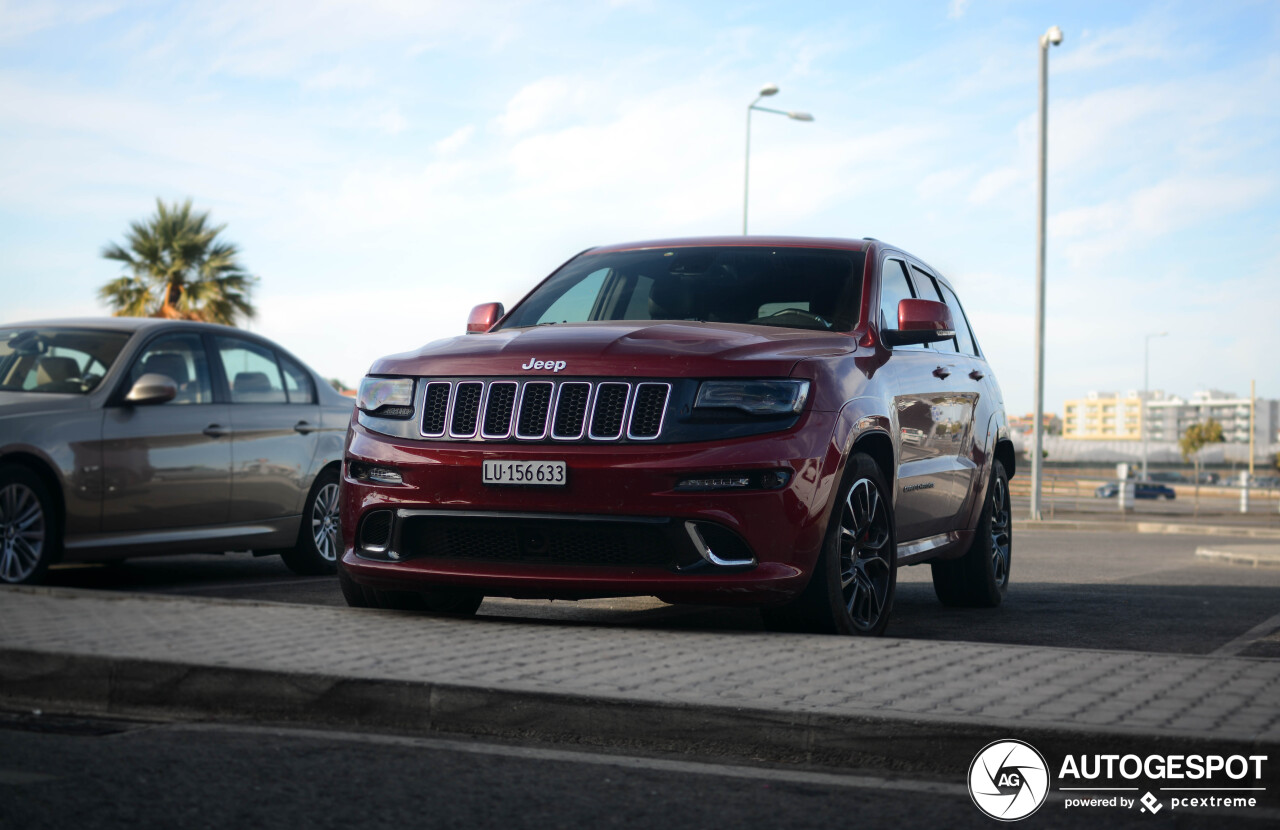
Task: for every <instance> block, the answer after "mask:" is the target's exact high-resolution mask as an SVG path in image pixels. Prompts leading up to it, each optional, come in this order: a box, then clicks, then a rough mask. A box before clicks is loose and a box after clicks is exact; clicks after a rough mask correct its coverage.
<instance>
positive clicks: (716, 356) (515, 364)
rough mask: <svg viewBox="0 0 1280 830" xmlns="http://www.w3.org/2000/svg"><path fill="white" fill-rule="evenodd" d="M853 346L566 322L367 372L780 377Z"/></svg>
mask: <svg viewBox="0 0 1280 830" xmlns="http://www.w3.org/2000/svg"><path fill="white" fill-rule="evenodd" d="M856 348H857V341H856V340H855V339H854V338H853V337H850V336H848V335H845V334H837V333H828V332H814V331H802V330H798V329H783V328H769V327H766V326H748V325H733V324H716V323H686V322H661V323H648V322H645V323H636V322H618V323H572V324H562V325H557V326H539V327H537V328H526V329H507V330H503V331H497V332H492V333H488V334H472V335H462V336H459V337H453V338H450V339H447V340H437V341H435V342H434V343H428V344H427V345H425V346H423V347H422V348H421V349H418V350H416V351H413V352H406V353H404V354H399V355H392V356H390V357H385V358H382V359H381V360H378V361H377V362H375V363H374V364H373V368H372V369H371V370H370V372H371V373H373V374H379V375H382V374H386V375H417V376H436V377H449V376H468V375H525V374H529V375H551V374H558V375H561V376H564V375H579V376H582V375H595V376H637V377H686V376H708V375H711V376H729V377H734V376H753V375H754V376H760V377H763V376H772V377H786V376H787V375H789V374H790V373H791V370H792V368H793V367H794V366H795V364H796V363H797V362H798V361H800V360H803V359H804V358H809V357H822V356H829V355H843V354H849V353H851V352H853V351H855V350H856ZM535 361H542V362H543V363H548V364H549V365H546V366H539V365H537V364H536V363H535ZM526 366H527V367H529V368H525V367H526Z"/></svg>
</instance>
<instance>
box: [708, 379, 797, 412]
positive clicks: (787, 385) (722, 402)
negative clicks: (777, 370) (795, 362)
mask: <svg viewBox="0 0 1280 830" xmlns="http://www.w3.org/2000/svg"><path fill="white" fill-rule="evenodd" d="M808 397H809V381H807V380H708V381H706V382H704V383H703V384H702V386H701V387H699V389H698V397H697V400H695V401H694V404H693V406H694V408H695V409H740V410H742V411H743V412H745V413H747V414H748V415H793V414H795V413H797V412H799V411H800V410H802V409H804V402H805V400H806V399H807V398H808Z"/></svg>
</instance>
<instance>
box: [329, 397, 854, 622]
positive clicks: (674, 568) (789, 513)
mask: <svg viewBox="0 0 1280 830" xmlns="http://www.w3.org/2000/svg"><path fill="white" fill-rule="evenodd" d="M834 420H835V417H834V415H833V414H830V413H822V412H811V413H809V414H808V416H806V417H805V418H803V419H802V422H801V423H799V424H797V425H796V426H795V427H794V428H792V429H790V430H786V431H784V432H779V433H776V434H770V435H764V436H753V437H751V438H743V439H736V440H731V441H724V442H716V443H714V444H712V443H687V444H666V445H635V444H632V445H614V446H600V445H590V444H557V445H547V444H515V443H505V444H495V443H479V442H426V441H409V440H404V439H400V438H392V437H389V436H385V435H381V434H378V433H374V432H370V431H369V430H367V429H365V428H364V427H362V426H361V425H359V424H358V423H353V424H352V427H351V431H350V432H349V433H348V445H347V453H346V463H345V464H344V467H343V485H342V491H343V498H342V526H343V536H344V548H345V550H344V554H343V557H342V567H343V568H344V570H345V571H346V572H347V574H348V575H349V576H350V577H351V578H352V579H353V580H354V581H356V582H358V583H360V584H363V585H366V586H368V587H371V588H378V589H383V590H426V589H429V588H433V587H438V586H445V585H448V586H465V587H471V588H475V589H478V590H480V591H482V592H483V593H486V594H491V595H504V596H517V597H563V598H582V597H591V596H623V595H656V596H659V597H663V598H669V599H672V600H682V601H691V602H716V603H765V604H767V603H775V602H783V601H786V600H787V599H789V598H791V597H793V596H794V595H795V594H796V593H798V592H799V591H800V590H802V589H803V587H804V585H805V584H806V583H807V581H808V575H809V573H810V572H811V570H812V568H813V564H814V562H815V561H816V559H817V556H818V552H819V550H820V548H821V545H822V537H823V532H824V530H825V523H826V522H825V520H826V513H827V504H828V503H829V500H830V496H831V489H832V485H833V482H834V481H835V479H836V476H837V475H838V473H839V469H838V468H839V464H840V453H839V450H838V449H836V448H833V447H832V446H831V435H832V426H833V424H834ZM486 459H489V460H496V459H503V460H515V461H522V462H523V461H553V460H554V461H565V462H566V463H567V465H568V480H567V483H566V484H565V485H564V486H560V487H538V486H530V487H506V486H492V485H484V484H482V483H481V465H482V462H483V461H484V460H486ZM353 463H355V464H367V465H376V466H378V467H384V468H391V469H393V470H394V471H396V472H397V473H399V474H400V476H401V477H402V479H403V481H402V483H400V484H380V483H374V482H370V481H368V480H366V479H357V478H355V477H353V475H352V464H353ZM769 469H775V470H776V469H782V470H787V471H789V472H790V480H789V482H788V483H787V484H786V485H785V486H783V487H781V488H779V489H775V490H764V489H754V490H716V491H694V492H686V491H678V490H676V489H675V487H676V483H677V482H678V481H680V480H681V479H683V478H688V477H691V476H697V475H699V474H702V475H707V474H715V473H730V472H741V471H760V470H769ZM366 518H373V519H376V520H377V521H379V522H385V521H386V520H387V519H388V518H393V519H394V520H393V521H392V523H391V527H390V529H389V531H388V532H387V533H386V534H385V542H384V544H380V545H378V544H375V545H370V544H368V538H367V537H368V534H364V535H365V537H366V538H364V540H363V542H364V543H362V541H361V539H362V528H363V525H362V522H364V520H365V519H366Z"/></svg>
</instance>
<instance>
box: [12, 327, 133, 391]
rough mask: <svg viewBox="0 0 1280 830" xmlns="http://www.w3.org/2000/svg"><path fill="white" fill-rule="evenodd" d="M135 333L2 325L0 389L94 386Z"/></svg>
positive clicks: (57, 388) (69, 388)
mask: <svg viewBox="0 0 1280 830" xmlns="http://www.w3.org/2000/svg"><path fill="white" fill-rule="evenodd" d="M130 336H131V335H130V333H129V332H124V331H101V330H94V329H74V328H17V329H0V390H3V391H6V392H44V393H61V394H71V395H83V394H86V393H88V392H91V391H93V390H94V389H95V388H97V386H98V384H99V383H101V382H102V378H103V376H104V375H106V374H107V370H108V369H110V368H111V364H112V363H114V362H115V360H116V358H117V357H118V356H119V355H120V351H121V349H123V348H124V344H125V343H127V342H128V341H129V337H130Z"/></svg>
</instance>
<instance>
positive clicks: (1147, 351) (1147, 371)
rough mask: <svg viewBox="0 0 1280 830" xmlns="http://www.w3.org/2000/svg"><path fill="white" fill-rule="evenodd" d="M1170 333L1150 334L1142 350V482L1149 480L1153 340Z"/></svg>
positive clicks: (1140, 425) (1140, 424) (1140, 426)
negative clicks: (1148, 436) (1149, 413)
mask: <svg viewBox="0 0 1280 830" xmlns="http://www.w3.org/2000/svg"><path fill="white" fill-rule="evenodd" d="M1168 336H1169V332H1167V331H1161V332H1157V333H1155V334H1148V335H1147V336H1146V342H1145V343H1144V345H1143V349H1142V410H1141V411H1142V420H1141V421H1139V422H1138V427H1139V428H1140V429H1141V430H1142V480H1143V481H1146V480H1147V415H1148V412H1149V409H1148V406H1147V404H1148V403H1149V402H1150V396H1151V389H1150V386H1151V382H1150V376H1151V338H1153V337H1168Z"/></svg>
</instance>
